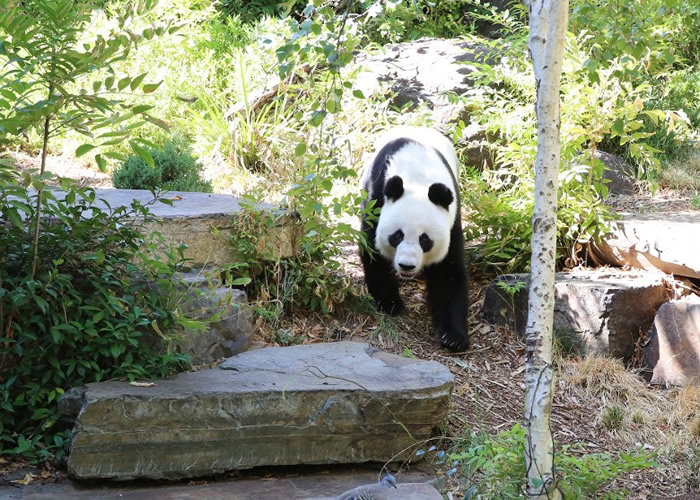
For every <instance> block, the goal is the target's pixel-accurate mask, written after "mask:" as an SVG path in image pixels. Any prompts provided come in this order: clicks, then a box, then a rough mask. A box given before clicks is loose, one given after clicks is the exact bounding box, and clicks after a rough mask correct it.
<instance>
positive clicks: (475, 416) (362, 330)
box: [0, 153, 700, 499]
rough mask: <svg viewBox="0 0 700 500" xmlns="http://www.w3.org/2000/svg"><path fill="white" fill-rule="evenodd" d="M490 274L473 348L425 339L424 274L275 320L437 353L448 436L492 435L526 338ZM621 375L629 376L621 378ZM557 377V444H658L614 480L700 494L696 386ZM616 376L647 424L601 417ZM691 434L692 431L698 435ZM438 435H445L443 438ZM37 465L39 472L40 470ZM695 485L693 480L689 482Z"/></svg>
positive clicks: (351, 260) (93, 175) (672, 203)
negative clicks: (612, 423) (513, 325)
mask: <svg viewBox="0 0 700 500" xmlns="http://www.w3.org/2000/svg"><path fill="white" fill-rule="evenodd" d="M15 157H16V161H17V165H18V166H19V168H20V169H22V170H26V169H28V168H38V163H37V161H36V160H35V159H33V158H31V157H30V156H28V155H25V154H22V153H18V154H17V155H16V156H15ZM47 168H48V170H49V171H51V172H53V173H55V174H57V175H61V176H67V177H71V178H73V179H78V180H79V181H80V183H81V184H84V185H88V186H92V187H95V188H109V187H111V180H110V178H109V175H108V174H105V173H101V172H98V171H96V170H95V169H93V168H89V167H86V166H83V165H79V164H76V163H74V160H73V161H71V160H69V159H66V158H62V157H52V158H50V160H49V162H48V165H47ZM615 208H617V209H618V210H628V211H639V210H653V211H656V210H689V209H691V205H690V201H689V197H687V196H683V195H678V194H676V193H671V192H659V193H656V194H655V195H654V196H652V195H649V194H642V195H640V196H635V197H628V198H626V199H618V200H616V202H615ZM346 256H347V263H346V264H347V265H346V272H348V273H349V274H350V275H351V276H352V279H353V281H354V282H355V283H356V284H357V286H358V287H359V286H361V282H362V275H361V269H360V267H359V265H358V260H359V259H358V258H357V254H356V251H355V249H354V248H348V249H346ZM488 282H489V280H488V278H486V277H483V276H472V283H471V289H470V300H471V302H470V303H471V307H470V316H469V323H470V331H471V348H470V349H469V351H468V352H466V353H463V354H453V353H450V352H449V351H446V350H444V349H442V348H441V347H440V345H439V342H437V341H436V340H434V339H432V338H431V336H430V319H429V316H428V314H427V310H426V303H425V298H424V293H423V284H422V283H420V282H408V283H405V284H404V285H403V287H402V295H403V297H404V299H405V301H406V305H407V312H406V314H405V315H403V316H400V317H398V318H391V319H388V318H385V317H383V316H381V315H374V314H366V313H365V314H363V313H360V312H356V311H352V310H348V309H345V308H342V310H341V311H338V312H337V313H335V314H333V315H331V316H328V317H322V316H320V315H316V314H311V315H310V314H308V312H303V313H302V312H299V313H298V314H292V315H291V316H290V317H287V318H284V319H283V320H282V323H281V324H279V325H275V326H274V328H275V329H282V330H284V331H286V332H288V333H289V334H290V335H291V336H292V337H293V338H294V339H295V340H296V341H298V342H302V343H314V342H323V341H330V340H339V339H344V340H350V339H352V340H362V341H366V342H369V343H371V344H373V345H375V346H377V347H379V348H381V349H384V350H387V351H390V352H394V353H397V354H402V355H409V356H416V357H418V358H422V359H431V360H435V361H438V362H440V363H442V364H444V365H446V366H447V367H449V369H450V370H451V371H452V373H453V374H454V376H455V388H454V392H453V397H452V407H451V408H450V411H449V417H448V421H447V425H446V429H445V432H446V435H448V436H453V437H459V436H464V435H465V433H469V432H471V433H475V432H478V431H485V432H488V433H490V434H494V433H497V432H499V431H502V430H507V429H510V428H511V427H512V426H513V424H515V423H516V422H522V419H523V404H524V394H525V390H524V353H525V345H524V343H523V340H522V339H521V338H519V337H518V336H517V335H516V334H514V333H513V332H511V331H509V330H508V329H505V328H497V327H493V326H491V325H488V324H486V323H484V322H483V321H482V319H481V317H480V309H481V304H482V301H483V294H484V291H485V288H486V286H487V285H488ZM258 326H259V329H260V330H259V337H260V341H261V342H265V343H268V344H274V342H273V341H272V339H273V338H274V332H273V331H271V326H270V325H266V324H264V323H261V324H259V325H258ZM627 376H629V377H630V378H629V379H628V378H625V377H627ZM635 380H636V382H635ZM592 382H594V383H597V384H601V386H603V387H606V384H609V387H612V389H611V390H610V391H608V390H597V389H596V388H594V387H589V384H591V383H592ZM556 384H557V386H556V389H555V397H554V406H553V412H552V428H553V433H554V439H555V442H556V444H557V446H558V447H561V446H562V445H565V444H572V443H577V442H580V443H585V446H586V449H587V450H590V452H592V453H612V454H615V453H618V452H624V451H628V450H630V449H634V448H644V449H647V450H659V451H661V452H662V454H661V455H660V458H659V459H658V460H659V466H658V467H655V468H653V469H647V470H642V471H635V472H632V473H629V474H626V475H625V476H623V477H621V478H619V479H618V480H616V481H615V482H614V483H613V484H612V485H611V487H616V488H625V489H627V490H628V491H629V492H630V496H629V498H636V499H671V498H675V499H680V498H684V499H690V498H700V484H699V483H700V477H699V474H700V473H699V472H698V470H697V467H698V466H699V465H700V464H699V463H698V461H699V460H697V459H696V462H695V463H693V462H691V461H689V460H688V459H687V456H686V454H687V452H688V450H689V447H690V446H693V445H694V446H696V447H698V446H700V443H699V442H695V443H693V442H692V439H693V437H692V435H691V434H689V433H688V425H689V422H690V421H691V420H692V419H693V418H698V417H699V416H700V389H698V390H693V389H690V390H689V391H690V392H688V391H686V392H683V391H681V390H678V389H670V390H661V389H657V388H653V387H649V386H647V385H646V384H644V383H643V382H642V381H641V379H639V378H638V377H636V376H635V375H634V373H633V372H632V371H630V370H626V371H625V370H624V369H622V368H621V367H611V366H609V365H605V364H604V363H602V364H600V365H590V364H586V362H585V361H583V360H578V359H562V360H558V362H557V382H556ZM615 384H618V385H619V384H633V385H632V386H631V387H628V388H627V389H624V390H629V391H632V392H636V393H637V394H636V395H637V396H639V397H636V398H633V400H630V401H628V404H629V405H630V406H633V405H635V404H640V405H644V404H649V405H652V406H654V408H652V407H648V408H646V409H645V408H641V411H644V412H646V413H647V414H648V418H646V424H645V426H646V427H645V426H644V425H641V424H640V426H639V427H640V428H638V429H636V428H634V425H632V424H630V425H628V426H626V427H625V428H624V429H622V430H615V431H610V430H607V429H606V428H605V427H604V426H603V425H601V412H602V411H603V409H604V408H605V407H606V406H607V405H609V404H610V401H611V399H614V397H615V394H614V392H615V391H616V390H617V392H620V391H619V387H617V386H615ZM634 384H637V385H634ZM624 390H623V391H622V392H624ZM611 391H612V392H611ZM623 404H624V401H623ZM679 408H680V409H679ZM664 412H665V413H672V414H673V418H671V416H669V415H665V416H664V415H661V414H662V413H664ZM674 412H675V413H674ZM649 426H659V427H663V428H660V429H659V428H650V427H649ZM641 427H645V428H641ZM695 439H696V440H697V439H698V436H697V435H696V436H695ZM444 443H449V440H446V441H444ZM443 446H447V444H444V445H443ZM17 466H18V464H11V463H8V462H7V461H4V462H3V459H0V475H2V474H3V472H5V473H8V472H11V471H12V470H13V469H14V470H16V469H17ZM37 474H39V475H40V474H41V471H39V472H37ZM45 474H48V477H46V478H45V479H51V478H52V477H53V478H54V479H55V478H56V477H58V476H60V474H61V473H60V471H57V470H56V469H51V468H49V469H48V473H47V472H45ZM438 474H444V471H440V470H439V471H438ZM37 479H41V477H37ZM29 480H31V478H30V479H29ZM449 485H450V487H449V489H452V490H454V488H455V487H456V483H455V482H454V479H451V480H450V482H449ZM691 487H693V488H694V489H692V490H691V489H690V488H691ZM455 498H456V497H455ZM460 498H461V497H460Z"/></svg>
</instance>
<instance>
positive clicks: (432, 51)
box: [355, 38, 491, 123]
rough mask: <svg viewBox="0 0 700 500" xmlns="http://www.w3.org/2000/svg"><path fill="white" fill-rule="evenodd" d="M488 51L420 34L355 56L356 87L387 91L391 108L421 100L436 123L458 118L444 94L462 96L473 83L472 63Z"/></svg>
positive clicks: (370, 92) (455, 106)
mask: <svg viewBox="0 0 700 500" xmlns="http://www.w3.org/2000/svg"><path fill="white" fill-rule="evenodd" d="M490 54H491V51H490V49H488V48H487V47H486V46H484V45H479V44H476V43H474V42H470V41H464V40H444V39H439V38H421V39H419V40H415V41H411V42H403V43H397V44H391V45H386V46H385V47H384V48H383V49H382V50H381V51H378V52H376V53H370V54H360V55H358V57H357V58H356V60H355V63H356V64H357V65H358V66H359V67H360V68H361V69H362V71H361V72H360V74H359V75H358V77H357V80H356V82H355V86H356V87H357V88H358V89H360V90H362V92H363V93H364V94H365V95H367V96H370V95H373V94H379V95H386V94H392V103H393V104H394V105H395V106H399V107H402V106H409V107H415V106H417V105H419V104H425V105H427V106H428V107H429V108H430V109H431V110H432V117H433V118H434V119H435V120H436V121H437V122H438V123H447V122H449V121H450V120H453V119H455V118H457V117H458V116H459V114H460V111H461V110H462V107H461V106H459V105H458V104H455V103H450V102H448V99H447V95H446V94H447V93H450V92H453V93H455V94H457V95H462V94H464V93H465V92H467V91H468V90H469V89H471V88H472V87H473V83H474V82H473V80H471V79H470V76H469V75H470V74H471V73H472V71H473V66H470V63H473V62H475V61H479V62H485V61H486V60H487V59H488V57H489V55H490Z"/></svg>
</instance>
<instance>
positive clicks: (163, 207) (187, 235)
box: [52, 189, 301, 266]
mask: <svg viewBox="0 0 700 500" xmlns="http://www.w3.org/2000/svg"><path fill="white" fill-rule="evenodd" d="M52 192H53V194H54V196H56V197H57V198H60V197H61V193H62V192H61V191H57V190H53V191H52ZM163 198H165V199H168V200H170V201H171V202H172V206H171V205H167V204H165V203H161V202H158V201H157V202H155V203H153V204H152V205H148V209H149V210H150V212H151V214H153V215H154V216H155V217H156V218H157V222H155V223H148V224H145V225H144V228H145V230H146V231H154V232H155V231H157V232H159V233H161V234H162V235H163V237H164V238H165V239H166V240H167V241H168V242H169V243H171V244H172V245H180V244H185V245H187V249H186V250H185V251H184V256H185V258H188V259H191V261H192V262H191V265H193V266H221V265H226V264H230V263H231V262H235V260H236V256H235V254H234V253H233V251H232V250H231V247H230V244H229V242H228V239H229V237H232V236H235V235H236V232H235V230H234V227H233V220H234V216H235V215H236V214H238V213H240V212H241V210H242V207H241V204H240V201H239V200H238V199H237V198H234V197H233V196H228V195H223V194H212V193H189V192H181V191H169V192H167V193H165V195H164V196H163ZM95 199H96V204H98V206H100V205H104V206H100V208H103V209H104V208H106V207H107V206H109V207H111V208H112V209H116V208H118V207H130V206H131V203H132V201H133V200H138V201H139V202H140V203H141V204H142V205H147V204H148V203H150V202H151V201H153V194H152V193H151V192H150V191H147V190H143V189H95ZM259 207H260V208H261V209H263V210H268V211H270V213H273V214H275V216H276V221H275V225H274V226H273V227H271V228H268V229H267V231H268V234H265V235H263V238H262V242H263V243H262V244H263V246H264V247H266V248H267V249H268V250H270V252H271V253H272V255H274V257H275V258H285V257H292V256H294V255H296V253H297V252H298V245H297V239H298V237H299V232H300V230H301V229H300V226H299V224H298V220H297V217H296V216H295V215H293V214H288V213H285V212H282V211H279V210H277V209H275V207H273V206H272V205H270V204H267V203H263V204H260V205H259ZM215 233H218V234H215Z"/></svg>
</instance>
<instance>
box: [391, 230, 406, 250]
mask: <svg viewBox="0 0 700 500" xmlns="http://www.w3.org/2000/svg"><path fill="white" fill-rule="evenodd" d="M402 241H403V231H401V229H397V230H396V231H394V233H393V234H392V235H391V236H389V245H391V246H392V247H394V248H396V247H397V246H399V243H401V242H402Z"/></svg>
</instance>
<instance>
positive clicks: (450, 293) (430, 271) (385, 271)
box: [360, 138, 469, 351]
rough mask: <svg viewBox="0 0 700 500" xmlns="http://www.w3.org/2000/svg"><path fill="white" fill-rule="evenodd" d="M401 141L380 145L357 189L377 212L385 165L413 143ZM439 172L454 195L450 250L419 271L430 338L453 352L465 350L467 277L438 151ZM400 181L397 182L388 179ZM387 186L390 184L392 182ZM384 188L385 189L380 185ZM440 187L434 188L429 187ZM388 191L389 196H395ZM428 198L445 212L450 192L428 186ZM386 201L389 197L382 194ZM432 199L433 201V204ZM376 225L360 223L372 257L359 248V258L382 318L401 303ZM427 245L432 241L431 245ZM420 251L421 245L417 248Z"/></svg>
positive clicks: (458, 227) (458, 226)
mask: <svg viewBox="0 0 700 500" xmlns="http://www.w3.org/2000/svg"><path fill="white" fill-rule="evenodd" d="M414 142H415V141H412V140H410V139H407V138H401V139H395V140H393V141H390V142H389V143H388V144H386V145H385V146H384V147H383V148H382V149H381V150H380V151H379V153H377V155H376V157H375V159H374V163H373V164H372V166H371V170H370V172H369V173H368V175H367V176H366V179H365V183H364V185H363V186H362V187H363V189H365V190H366V191H367V193H368V198H367V199H368V201H369V200H374V201H375V205H374V206H375V207H379V208H380V209H381V207H382V206H384V195H385V192H386V191H385V190H386V189H387V186H388V185H389V184H390V182H386V183H385V178H386V169H387V165H388V161H389V160H390V159H391V157H392V156H393V155H394V154H395V153H396V152H397V151H398V150H399V149H401V148H403V147H405V146H406V145H408V144H411V143H414ZM436 152H437V153H438V155H439V156H440V158H441V159H442V162H443V164H444V165H445V168H447V169H448V171H449V172H450V175H451V177H452V181H453V187H454V193H455V195H456V198H457V200H456V201H457V216H456V217H455V221H454V223H453V225H452V229H451V231H450V245H449V249H448V252H447V256H446V257H445V259H443V260H442V261H441V262H439V263H437V264H433V265H432V266H427V267H425V270H424V272H425V277H426V281H427V290H428V306H429V309H430V313H431V316H432V318H433V327H434V328H435V333H436V334H437V336H438V337H439V339H440V342H441V343H442V345H443V346H445V347H447V348H448V349H451V350H454V351H464V350H466V349H467V348H468V347H469V337H468V333H467V312H468V306H467V301H468V295H467V287H468V283H467V272H466V267H465V264H464V235H463V234H462V224H461V218H460V216H459V207H460V206H461V205H460V196H459V189H458V186H457V182H456V179H455V178H454V175H453V174H452V170H451V169H450V166H449V163H447V160H445V158H444V157H443V156H442V155H441V154H440V153H439V152H438V151H436ZM394 178H396V179H398V180H401V179H400V178H398V177H394ZM394 178H392V179H390V181H391V182H394V181H393V179H394ZM385 184H386V186H385ZM438 185H439V186H442V188H440V187H435V186H438ZM395 187H396V186H392V187H390V189H389V192H390V193H392V194H396V191H394V188H395ZM434 187H435V192H434V197H435V199H433V196H431V197H430V199H431V201H433V203H436V204H438V205H441V206H445V208H447V207H449V204H450V203H451V201H452V192H451V191H450V190H449V189H447V187H446V186H445V185H444V184H437V183H436V184H434V185H433V186H431V187H430V191H433V188H434ZM443 189H444V190H446V191H447V193H448V194H449V197H450V201H449V202H447V203H446V205H445V204H444V203H445V201H446V200H447V196H446V195H445V192H444V190H443ZM401 194H403V181H401V193H400V194H399V195H398V197H400V196H401ZM387 197H390V198H392V199H397V198H393V197H392V196H390V194H389V193H387ZM436 200H437V201H436ZM375 227H376V225H375V224H373V223H369V222H368V221H367V220H366V218H365V217H363V219H362V232H364V233H365V235H366V236H367V243H368V245H369V247H370V248H371V249H373V250H374V251H373V252H371V253H370V252H367V251H365V250H364V249H363V248H360V258H361V260H362V266H363V268H364V272H365V282H366V283H367V289H368V291H369V293H370V294H371V295H372V297H373V299H374V301H375V302H376V304H377V307H378V308H379V309H380V310H382V311H384V312H385V313H388V314H391V315H396V314H400V313H401V312H403V310H404V304H403V301H402V300H401V296H400V295H399V282H398V279H397V277H396V273H395V272H394V269H393V265H392V262H390V261H389V260H387V259H385V258H384V257H382V256H381V254H380V253H379V252H378V251H377V250H376V235H377V233H376V228H375ZM431 243H432V242H431ZM421 246H422V245H421Z"/></svg>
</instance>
